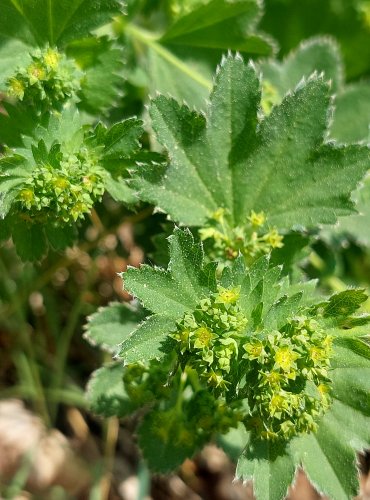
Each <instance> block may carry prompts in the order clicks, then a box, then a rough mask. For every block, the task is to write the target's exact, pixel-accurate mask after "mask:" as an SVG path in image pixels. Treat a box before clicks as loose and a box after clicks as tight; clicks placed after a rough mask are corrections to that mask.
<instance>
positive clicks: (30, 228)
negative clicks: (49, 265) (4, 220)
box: [12, 220, 48, 261]
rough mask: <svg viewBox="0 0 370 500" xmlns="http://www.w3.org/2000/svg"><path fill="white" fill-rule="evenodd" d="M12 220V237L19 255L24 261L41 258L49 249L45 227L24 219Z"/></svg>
mask: <svg viewBox="0 0 370 500" xmlns="http://www.w3.org/2000/svg"><path fill="white" fill-rule="evenodd" d="M12 222H13V225H12V238H13V242H14V245H15V248H16V250H17V254H18V255H19V257H20V258H21V259H22V260H23V261H37V260H41V259H42V257H44V256H45V254H46V253H47V250H48V245H47V240H46V237H45V233H44V230H43V228H42V227H41V226H39V225H35V224H32V223H28V222H26V221H22V220H18V221H16V223H15V221H14V220H13V221H12Z"/></svg>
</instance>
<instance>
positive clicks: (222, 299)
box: [216, 286, 240, 304]
mask: <svg viewBox="0 0 370 500" xmlns="http://www.w3.org/2000/svg"><path fill="white" fill-rule="evenodd" d="M239 297H240V286H238V287H235V288H231V289H228V288H224V287H222V286H220V287H219V288H218V294H217V297H216V303H221V304H235V302H237V300H238V299H239Z"/></svg>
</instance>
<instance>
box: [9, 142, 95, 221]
mask: <svg viewBox="0 0 370 500" xmlns="http://www.w3.org/2000/svg"><path fill="white" fill-rule="evenodd" d="M53 163H54V164H53V165H52V164H51V162H50V163H45V164H41V165H38V166H37V167H36V168H35V169H34V170H33V172H32V174H31V175H30V177H29V178H28V179H27V180H26V181H25V183H24V184H23V185H22V188H21V189H20V191H19V192H18V196H17V201H18V206H17V210H18V212H20V213H21V214H22V215H23V217H24V218H26V219H27V220H30V221H35V222H56V223H58V224H59V225H64V224H70V223H73V222H75V221H76V220H77V219H80V218H83V217H84V216H85V214H87V213H89V212H90V211H91V209H92V207H93V205H94V203H95V202H96V201H99V200H100V199H101V198H102V196H103V194H104V175H105V172H104V170H103V169H102V168H101V167H99V166H98V165H97V164H96V161H95V159H93V158H90V155H89V153H88V151H87V150H85V149H82V150H80V151H79V153H78V154H76V155H74V154H68V155H67V154H62V153H59V154H58V159H57V161H56V164H55V160H54V161H53Z"/></svg>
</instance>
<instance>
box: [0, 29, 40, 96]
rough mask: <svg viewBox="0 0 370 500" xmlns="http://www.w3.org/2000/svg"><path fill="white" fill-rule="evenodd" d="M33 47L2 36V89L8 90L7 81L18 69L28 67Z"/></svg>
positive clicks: (0, 73)
mask: <svg viewBox="0 0 370 500" xmlns="http://www.w3.org/2000/svg"><path fill="white" fill-rule="evenodd" d="M31 50H32V47H31V46H29V45H27V44H26V43H24V42H23V41H22V40H17V39H12V38H10V39H8V38H6V37H2V36H1V35H0V89H1V90H2V91H5V90H6V81H7V79H8V78H9V77H10V76H12V75H13V73H14V71H15V70H16V69H17V68H18V67H22V66H26V65H27V63H28V62H29V60H30V56H29V52H30V51H31Z"/></svg>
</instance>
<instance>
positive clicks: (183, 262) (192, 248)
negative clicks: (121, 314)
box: [120, 229, 215, 363]
mask: <svg viewBox="0 0 370 500" xmlns="http://www.w3.org/2000/svg"><path fill="white" fill-rule="evenodd" d="M169 241H170V253H171V261H170V264H169V266H168V269H167V271H164V270H163V269H159V268H152V267H149V266H147V265H143V266H141V267H140V268H139V269H136V268H129V269H128V270H127V271H126V272H125V273H123V274H122V277H123V280H124V287H125V289H126V290H128V291H129V292H130V293H132V294H134V295H135V296H136V297H137V298H138V299H140V300H141V302H142V304H143V305H144V307H146V308H147V309H149V310H150V311H152V312H153V313H156V314H155V315H154V316H151V317H150V318H148V320H146V321H145V322H144V323H142V324H141V325H140V326H139V327H138V328H137V329H136V330H135V331H134V332H133V333H132V334H131V336H130V337H128V339H127V340H125V341H124V342H123V344H122V345H121V351H120V355H121V356H122V357H123V358H124V359H125V362H126V363H133V362H136V361H144V360H149V359H153V358H155V357H161V355H163V353H164V352H165V351H166V346H168V343H167V337H168V333H169V332H170V331H171V330H173V329H174V327H175V321H176V320H177V319H179V318H181V317H182V315H183V314H184V313H185V312H187V311H193V309H194V308H195V306H196V305H197V303H198V302H199V300H200V299H201V298H202V297H203V296H206V295H207V294H209V291H210V290H214V289H215V267H214V266H211V267H209V266H207V267H205V268H203V250H202V246H201V244H199V243H194V240H193V236H192V234H191V233H190V231H188V230H185V231H181V230H180V229H175V232H174V234H173V236H171V237H170V238H169Z"/></svg>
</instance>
